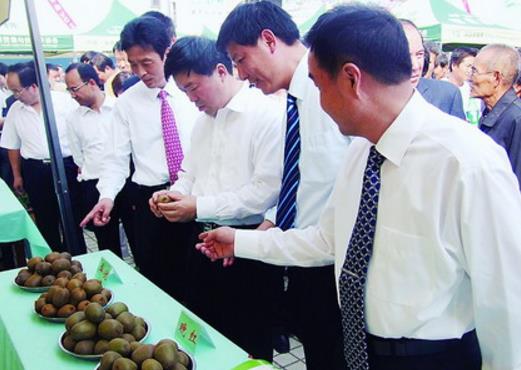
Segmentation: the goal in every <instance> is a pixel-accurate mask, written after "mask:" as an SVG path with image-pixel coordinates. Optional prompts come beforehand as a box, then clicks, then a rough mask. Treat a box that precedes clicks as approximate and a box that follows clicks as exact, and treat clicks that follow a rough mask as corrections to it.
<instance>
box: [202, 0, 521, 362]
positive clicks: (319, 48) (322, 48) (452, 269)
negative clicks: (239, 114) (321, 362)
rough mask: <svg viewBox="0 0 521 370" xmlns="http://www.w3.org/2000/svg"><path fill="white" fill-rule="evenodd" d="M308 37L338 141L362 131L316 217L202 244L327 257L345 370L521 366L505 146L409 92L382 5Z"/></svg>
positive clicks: (520, 202) (272, 258) (223, 234)
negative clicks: (310, 222)
mask: <svg viewBox="0 0 521 370" xmlns="http://www.w3.org/2000/svg"><path fill="white" fill-rule="evenodd" d="M307 41H308V43H309V45H310V47H311V54H310V58H309V66H310V75H311V76H312V78H313V79H314V81H315V83H316V85H317V86H318V88H319V89H320V95H321V103H322V106H323V107H324V109H325V110H326V111H327V112H328V113H329V114H330V115H331V116H332V117H333V118H334V120H335V121H336V122H337V124H338V126H339V128H340V130H341V131H342V133H343V134H345V135H354V136H360V137H361V138H360V139H356V140H355V141H353V143H352V144H351V146H350V149H349V151H348V154H349V159H350V160H349V161H347V162H346V163H345V165H344V168H343V170H342V171H341V172H340V174H339V176H338V178H337V182H336V185H335V189H334V190H333V193H332V196H331V198H330V200H329V202H328V204H327V205H326V207H325V209H324V212H323V213H322V216H321V219H320V223H319V224H318V225H317V226H314V227H309V228H306V229H304V230H291V231H287V232H285V233H283V232H281V231H280V230H277V229H272V230H269V231H268V232H263V233H261V232H258V231H234V230H233V229H230V228H221V229H218V230H216V231H213V232H211V233H210V234H209V235H208V234H206V235H202V238H203V239H204V240H205V243H204V244H202V245H199V246H198V248H200V249H201V250H202V251H203V252H205V253H206V254H207V255H208V256H210V257H211V258H218V257H230V256H232V255H235V256H237V257H246V258H254V259H261V260H263V261H267V262H272V263H277V264H287V263H294V264H299V265H302V266H314V265H316V264H323V263H324V262H333V261H334V262H335V272H336V276H337V279H338V280H337V281H338V290H339V300H340V302H341V310H342V316H343V322H344V323H345V324H346V325H343V329H344V337H345V338H344V341H345V345H344V351H345V355H346V362H347V361H349V362H348V367H349V368H351V369H368V368H370V369H371V370H374V369H377V370H379V369H385V370H388V369H400V370H408V369H433V370H439V369H444V370H461V369H466V370H469V369H470V370H474V369H475V370H478V369H482V368H483V369H497V370H499V369H510V370H513V369H519V368H521V352H520V351H519V348H521V331H520V330H519V328H520V327H521V315H519V307H520V306H521V281H520V280H521V279H520V277H519V273H518V270H519V265H521V236H520V234H519V220H520V219H521V194H520V193H519V189H518V185H517V181H516V177H515V175H514V173H513V172H512V169H511V166H510V163H509V161H508V158H507V156H506V154H505V152H504V150H503V149H502V148H501V147H499V146H498V145H497V144H495V143H494V142H493V141H492V140H491V139H490V138H489V137H487V136H486V135H483V134H482V133H481V132H479V130H476V129H475V128H473V127H471V126H468V125H461V124H459V122H458V121H457V119H456V118H454V117H452V116H449V115H447V114H445V113H443V112H441V111H439V110H438V109H436V108H435V107H433V106H432V105H429V104H428V103H427V102H426V101H425V100H424V99H423V98H422V97H421V95H420V94H418V93H417V92H415V91H414V90H413V87H412V86H411V84H410V80H409V79H410V74H411V61H410V57H409V51H408V47H407V40H406V37H405V35H404V32H403V29H402V28H401V26H400V24H399V22H398V21H397V20H396V19H395V18H394V17H393V16H392V15H390V14H389V13H388V12H386V11H385V10H383V9H380V8H370V7H365V6H356V5H348V6H343V7H338V8H335V9H333V10H331V11H329V12H327V13H325V14H324V15H322V16H321V17H320V18H319V19H318V21H317V23H316V24H315V25H314V26H313V27H312V29H311V31H310V32H309V34H308V37H307ZM383 45H384V46H383ZM375 158H376V159H377V160H375ZM382 163H383V164H382ZM369 201H372V203H369ZM363 215H365V216H368V217H367V218H366V219H365V220H366V221H367V223H365V224H364V222H363V221H364V219H363V218H361V216H363ZM363 227H365V229H364V228H363ZM362 247H363V248H362ZM354 252H357V253H358V252H360V253H359V255H355V256H354V254H353V253H354ZM355 254H356V253H355ZM354 260H358V261H359V262H360V261H363V263H362V262H361V263H360V266H364V268H363V269H361V270H362V271H361V272H359V271H356V272H355V271H353V270H352V268H351V267H350V265H349V263H351V262H352V261H354ZM364 269H365V271H364ZM360 283H363V284H360ZM356 284H358V287H359V289H360V290H358V291H356V290H350V289H351V288H353V287H356ZM348 291H350V292H351V294H350V295H349V294H345V293H346V292H348ZM355 298H356V300H357V302H358V305H357V306H356V305H353V303H354V299H355ZM350 308H352V310H350ZM355 317H356V318H357V320H356V322H355V321H354V320H353V319H354V318H355ZM358 320H360V321H358ZM348 323H351V324H348ZM478 341H479V342H478ZM481 356H482V358H481Z"/></svg>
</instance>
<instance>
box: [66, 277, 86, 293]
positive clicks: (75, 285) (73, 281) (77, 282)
mask: <svg viewBox="0 0 521 370" xmlns="http://www.w3.org/2000/svg"><path fill="white" fill-rule="evenodd" d="M82 286H83V282H82V281H81V280H79V279H71V280H69V282H68V283H67V289H69V290H70V291H72V290H74V288H81V287H82Z"/></svg>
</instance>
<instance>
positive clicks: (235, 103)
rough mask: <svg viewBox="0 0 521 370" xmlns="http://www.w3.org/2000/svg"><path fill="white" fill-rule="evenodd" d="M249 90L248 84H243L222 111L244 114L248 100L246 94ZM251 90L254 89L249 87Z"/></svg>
mask: <svg viewBox="0 0 521 370" xmlns="http://www.w3.org/2000/svg"><path fill="white" fill-rule="evenodd" d="M249 89H250V86H249V84H248V83H247V82H245V83H243V85H242V87H241V89H240V90H239V91H238V92H237V94H235V95H234V96H233V97H232V98H231V99H230V101H229V102H228V104H226V106H225V107H224V109H229V110H233V111H235V112H239V113H240V112H244V110H245V109H246V107H247V104H248V99H249V98H250V96H249V95H248V94H247V92H248V90H249ZM251 89H255V87H251Z"/></svg>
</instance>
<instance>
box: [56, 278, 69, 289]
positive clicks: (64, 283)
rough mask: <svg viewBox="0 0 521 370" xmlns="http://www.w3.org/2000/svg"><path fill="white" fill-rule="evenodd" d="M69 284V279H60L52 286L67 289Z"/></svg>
mask: <svg viewBox="0 0 521 370" xmlns="http://www.w3.org/2000/svg"><path fill="white" fill-rule="evenodd" d="M68 282H69V279H67V278H66V277H60V278H57V279H56V280H54V283H52V285H57V286H59V287H62V288H65V287H66V286H67V283H68Z"/></svg>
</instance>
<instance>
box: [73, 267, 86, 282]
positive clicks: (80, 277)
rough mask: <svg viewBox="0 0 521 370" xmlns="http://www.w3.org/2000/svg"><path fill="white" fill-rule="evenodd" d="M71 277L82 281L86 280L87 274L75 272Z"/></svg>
mask: <svg viewBox="0 0 521 370" xmlns="http://www.w3.org/2000/svg"><path fill="white" fill-rule="evenodd" d="M71 268H72V267H71ZM72 278H73V279H78V280H80V281H82V282H86V281H87V275H86V274H85V273H84V272H77V273H75V274H74V275H72Z"/></svg>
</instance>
